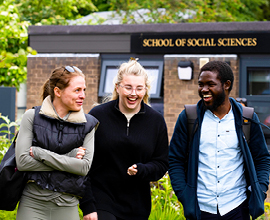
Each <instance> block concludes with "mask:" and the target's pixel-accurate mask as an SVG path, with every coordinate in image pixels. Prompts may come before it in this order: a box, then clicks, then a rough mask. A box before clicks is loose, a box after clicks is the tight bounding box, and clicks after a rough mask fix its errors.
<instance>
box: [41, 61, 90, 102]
mask: <svg viewBox="0 0 270 220" xmlns="http://www.w3.org/2000/svg"><path fill="white" fill-rule="evenodd" d="M73 69H74V72H69V71H68V70H67V69H66V67H64V66H62V67H58V68H56V69H54V70H53V71H52V73H51V76H50V77H49V79H47V81H46V82H45V83H44V84H43V86H42V91H41V99H42V100H44V99H45V98H46V97H47V96H48V95H50V96H51V99H52V101H53V100H54V88H55V87H58V88H59V89H61V90H63V89H65V88H67V87H68V86H69V82H70V80H71V78H72V77H74V76H82V77H83V78H84V79H85V76H84V74H83V73H82V72H79V71H77V70H76V68H73Z"/></svg>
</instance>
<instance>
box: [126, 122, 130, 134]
mask: <svg viewBox="0 0 270 220" xmlns="http://www.w3.org/2000/svg"><path fill="white" fill-rule="evenodd" d="M129 121H130V119H128V118H127V136H128V134H129Z"/></svg>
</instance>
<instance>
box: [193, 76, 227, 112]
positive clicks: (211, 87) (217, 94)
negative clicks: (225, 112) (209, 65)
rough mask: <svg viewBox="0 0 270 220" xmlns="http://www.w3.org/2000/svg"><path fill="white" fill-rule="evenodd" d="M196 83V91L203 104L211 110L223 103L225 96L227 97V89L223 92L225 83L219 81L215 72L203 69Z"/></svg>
mask: <svg viewBox="0 0 270 220" xmlns="http://www.w3.org/2000/svg"><path fill="white" fill-rule="evenodd" d="M198 85H199V86H198V93H199V96H200V97H201V98H202V100H203V104H204V106H205V107H206V108H207V109H209V110H211V111H212V112H214V111H216V110H217V109H218V107H220V106H221V105H222V104H224V101H225V99H226V96H227V97H228V89H227V92H226V93H225V87H226V86H227V85H226V84H222V83H221V81H220V80H219V79H218V74H217V73H215V72H211V71H203V72H202V73H201V74H200V76H199V81H198ZM226 88H227V87H226Z"/></svg>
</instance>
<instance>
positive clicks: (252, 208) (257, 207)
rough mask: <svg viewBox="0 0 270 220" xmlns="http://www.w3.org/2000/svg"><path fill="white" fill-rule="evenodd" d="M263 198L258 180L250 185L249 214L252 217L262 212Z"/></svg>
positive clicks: (254, 217) (256, 216)
mask: <svg viewBox="0 0 270 220" xmlns="http://www.w3.org/2000/svg"><path fill="white" fill-rule="evenodd" d="M264 199H265V194H264V192H263V190H262V189H261V186H260V184H259V182H256V183H255V184H254V186H253V187H252V191H251V194H250V198H249V214H250V215H251V216H252V219H256V218H258V217H259V216H260V215H262V214H263V213H264Z"/></svg>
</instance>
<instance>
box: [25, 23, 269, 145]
mask: <svg viewBox="0 0 270 220" xmlns="http://www.w3.org/2000/svg"><path fill="white" fill-rule="evenodd" d="M29 46H31V47H32V48H33V49H35V50H37V52H38V55H36V56H29V57H28V64H27V68H28V80H27V108H31V107H32V106H35V105H39V104H40V103H41V100H40V88H41V86H42V85H43V83H44V82H45V80H46V79H47V78H48V77H49V75H50V73H51V71H52V70H53V69H54V68H56V67H59V66H65V65H74V66H78V67H79V68H80V69H81V70H82V71H83V72H84V73H85V75H86V83H87V90H86V100H85V104H84V111H85V112H86V113H87V112H89V110H90V109H91V108H92V106H93V104H94V103H96V102H100V101H101V100H102V97H104V96H106V95H107V94H108V93H110V91H111V89H112V79H113V77H114V75H115V74H116V71H117V67H119V66H120V64H121V63H122V62H126V61H128V60H129V58H130V57H137V58H139V62H140V63H141V64H142V65H143V66H144V67H145V68H146V69H147V70H148V71H149V74H150V76H151V77H152V79H153V85H152V90H151V105H152V107H153V108H155V109H156V110H157V111H159V112H161V114H163V115H164V118H165V121H166V123H167V126H168V133H169V138H171V136H172V133H173V129H174V125H175V122H176V120H177V117H178V115H179V113H180V112H181V111H182V110H183V109H184V105H185V104H194V103H197V102H198V101H199V96H198V93H197V79H198V73H199V69H200V67H201V66H202V65H203V64H205V63H206V62H208V61H211V60H222V61H225V62H227V63H228V64H229V65H230V66H231V68H232V70H233V72H234V76H235V82H234V87H233V90H232V91H231V96H232V97H234V98H237V97H241V98H243V100H245V101H246V102H247V105H248V106H251V107H254V108H255V111H256V112H257V113H258V116H259V118H260V120H261V122H263V123H265V124H268V123H269V124H268V125H270V51H269V49H268V48H270V22H229V23H226V22H222V23H218V22H217V23H181V24H145V25H93V26H88V25H82V26H30V27H29ZM263 131H264V134H265V137H266V141H267V144H268V148H269V150H270V131H268V130H267V129H266V128H263Z"/></svg>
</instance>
